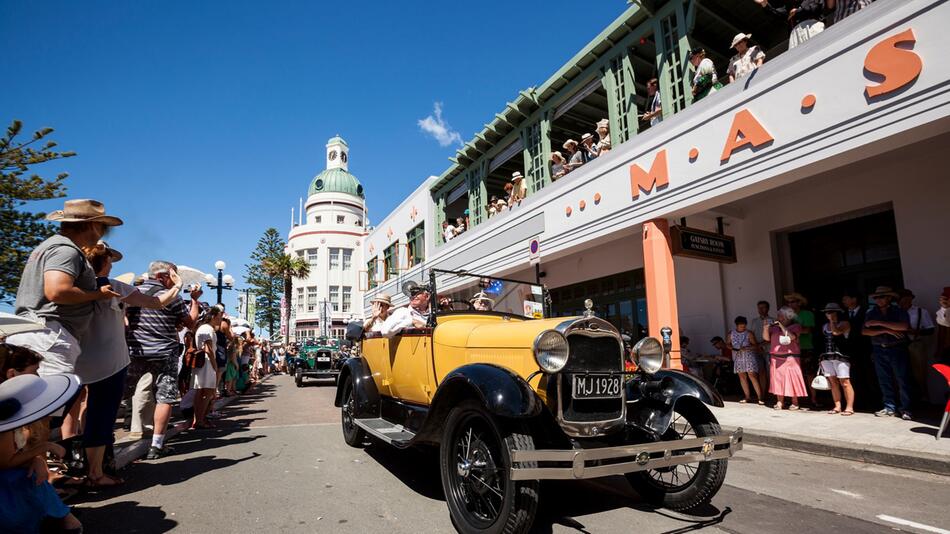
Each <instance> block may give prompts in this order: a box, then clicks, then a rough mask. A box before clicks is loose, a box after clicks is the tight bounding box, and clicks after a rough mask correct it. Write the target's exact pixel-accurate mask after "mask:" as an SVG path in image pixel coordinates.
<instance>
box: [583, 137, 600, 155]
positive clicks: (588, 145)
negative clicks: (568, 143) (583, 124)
mask: <svg viewBox="0 0 950 534" xmlns="http://www.w3.org/2000/svg"><path fill="white" fill-rule="evenodd" d="M580 151H581V152H583V153H584V160H585V161H590V160H592V159H596V158H597V156H599V155H600V150H599V149H598V148H597V145H595V144H594V136H593V135H591V134H589V133H585V134H584V135H582V136H581V148H580Z"/></svg>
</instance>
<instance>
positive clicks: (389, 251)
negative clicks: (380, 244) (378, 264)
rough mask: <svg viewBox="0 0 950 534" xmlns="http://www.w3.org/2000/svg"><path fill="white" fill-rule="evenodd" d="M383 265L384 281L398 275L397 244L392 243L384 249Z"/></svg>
mask: <svg viewBox="0 0 950 534" xmlns="http://www.w3.org/2000/svg"><path fill="white" fill-rule="evenodd" d="M383 263H384V266H385V269H386V271H385V273H384V274H385V280H389V279H390V278H392V277H394V276H396V275H398V274H399V243H393V244H392V245H389V246H388V247H386V250H385V251H384V252H383Z"/></svg>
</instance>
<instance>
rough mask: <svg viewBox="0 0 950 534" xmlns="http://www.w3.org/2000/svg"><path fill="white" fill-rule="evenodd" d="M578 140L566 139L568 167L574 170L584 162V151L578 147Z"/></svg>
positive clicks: (565, 147)
mask: <svg viewBox="0 0 950 534" xmlns="http://www.w3.org/2000/svg"><path fill="white" fill-rule="evenodd" d="M577 146H578V145H577V141H575V140H573V139H568V140H567V141H564V150H567V165H565V167H567V168H568V169H569V170H572V171H573V170H574V169H577V168H578V167H580V166H581V165H583V164H584V153H583V152H581V151H580V150H578V149H577Z"/></svg>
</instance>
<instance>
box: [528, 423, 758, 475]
mask: <svg viewBox="0 0 950 534" xmlns="http://www.w3.org/2000/svg"><path fill="white" fill-rule="evenodd" d="M741 449H742V429H741V428H740V429H738V430H736V431H735V432H733V433H731V434H720V435H718V436H710V437H704V438H691V439H683V440H674V441H660V442H655V443H643V444H639V445H621V446H618V447H603V448H598V449H571V450H550V449H549V450H516V451H512V452H511V460H512V462H513V464H514V466H515V467H512V468H511V479H512V480H581V479H587V478H599V477H606V476H611V475H622V474H625V473H633V472H636V471H646V470H648V469H661V468H664V467H671V466H675V465H680V464H690V463H697V462H708V461H711V460H719V459H723V458H730V457H731V456H733V455H734V454H735V453H736V451H739V450H741ZM605 461H606V462H608V463H607V464H606V465H604V462H605ZM529 462H537V463H538V464H539V467H520V466H519V464H521V465H523V464H524V463H529ZM542 464H543V466H542ZM550 464H559V465H556V466H549V465H550ZM563 464H570V465H569V466H568V465H563Z"/></svg>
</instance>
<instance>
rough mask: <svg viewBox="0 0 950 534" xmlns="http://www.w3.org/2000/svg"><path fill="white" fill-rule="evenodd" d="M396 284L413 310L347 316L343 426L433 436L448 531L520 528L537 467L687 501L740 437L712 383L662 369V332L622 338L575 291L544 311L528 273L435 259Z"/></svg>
mask: <svg viewBox="0 0 950 534" xmlns="http://www.w3.org/2000/svg"><path fill="white" fill-rule="evenodd" d="M440 287H441V288H442V289H440ZM403 290H404V292H405V293H406V294H407V296H408V297H409V298H410V299H411V300H410V303H411V304H410V305H411V306H413V307H415V308H416V311H415V312H414V313H411V312H410V310H409V309H407V310H401V311H397V312H394V315H399V316H400V317H394V318H391V319H390V320H389V321H386V322H385V323H384V324H382V326H381V328H382V331H371V332H363V329H362V323H353V324H351V325H350V327H349V328H348V331H347V337H348V338H349V339H351V340H353V341H358V342H359V349H360V350H359V356H356V357H353V358H350V359H349V360H347V361H346V363H345V364H344V367H343V370H342V371H341V373H340V377H339V381H338V389H337V394H336V405H337V406H339V407H340V408H341V418H342V427H343V438H344V440H345V441H346V443H347V444H349V445H351V446H354V447H362V446H364V445H365V444H366V443H367V439H368V438H372V439H375V440H377V441H380V442H383V443H387V444H389V445H392V446H394V447H397V448H405V447H409V446H413V445H417V444H427V445H432V444H434V445H437V446H438V447H439V455H440V467H441V476H442V485H443V488H444V490H445V497H446V503H447V504H448V507H449V512H450V514H451V517H452V519H453V523H454V524H455V526H456V528H457V529H458V530H459V531H460V532H464V533H502V532H504V533H516V532H525V531H527V530H528V529H530V527H531V524H532V521H533V519H534V514H535V510H536V508H537V505H538V499H539V481H540V480H545V479H588V478H597V477H605V476H611V475H621V474H622V475H625V476H626V477H627V479H628V480H629V481H630V483H631V484H632V486H633V487H634V489H635V490H636V491H637V492H638V493H639V494H640V495H641V496H642V497H643V498H644V499H646V500H649V501H651V502H653V503H655V504H657V505H661V506H665V507H667V508H671V509H675V510H681V511H689V510H691V509H694V508H697V507H699V506H701V505H703V504H706V503H708V502H709V501H710V499H712V497H713V495H715V493H716V492H717V491H718V490H719V488H720V486H721V485H722V483H723V480H724V479H725V475H726V466H727V461H728V458H729V457H731V456H732V455H733V454H734V453H735V452H736V451H737V450H739V449H741V448H742V431H741V429H740V430H738V431H736V432H734V433H732V434H728V435H727V434H723V433H722V432H721V431H720V427H719V424H718V423H717V421H716V418H715V417H714V416H713V414H712V413H711V412H710V411H709V409H708V408H706V406H705V405H706V404H710V405H715V406H722V399H721V398H720V397H719V395H718V394H717V393H716V392H715V391H714V390H713V389H712V388H711V387H710V386H709V385H708V384H706V383H705V382H703V381H702V380H700V379H697V378H695V377H693V376H692V375H689V374H686V373H683V372H681V371H676V370H671V369H663V368H662V367H663V364H664V361H665V358H667V357H668V355H669V353H668V349H669V345H668V344H667V345H664V344H663V343H662V342H661V341H659V340H657V339H655V338H649V337H648V338H644V339H642V340H640V341H639V342H638V343H637V344H636V346H635V347H634V348H633V349H632V350H627V349H626V348H625V342H624V339H623V338H622V336H621V334H620V332H618V330H617V329H616V328H614V326H613V325H611V324H610V323H608V322H607V321H604V320H602V319H599V318H597V317H595V316H594V314H593V313H592V312H591V311H590V310H591V304H590V303H589V302H588V306H587V307H588V312H587V313H585V314H584V315H583V316H580V317H558V318H554V317H549V311H548V307H549V306H548V302H549V300H548V298H547V291H546V290H545V288H544V287H543V286H542V285H541V284H537V283H530V282H522V281H518V280H510V279H504V278H494V277H487V276H478V275H473V274H470V273H468V272H466V271H443V270H437V269H433V270H431V271H430V272H429V276H428V281H427V282H426V283H425V284H421V285H420V284H418V283H416V282H409V283H407V284H405V285H404V287H403ZM430 303H431V307H432V309H434V310H435V312H434V313H428V314H425V313H421V312H424V311H426V310H427V309H428V305H429V304H430ZM400 322H401V323H402V324H403V326H405V327H404V328H401V329H398V328H396V326H397V325H398V324H399V323H400ZM374 330H377V329H376V328H374ZM628 359H629V360H631V363H632V364H634V365H635V368H636V371H634V372H630V371H628V370H627V368H626V366H625V363H626V360H628Z"/></svg>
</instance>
